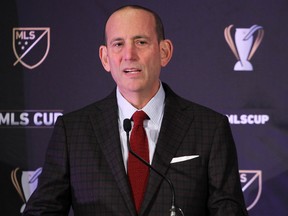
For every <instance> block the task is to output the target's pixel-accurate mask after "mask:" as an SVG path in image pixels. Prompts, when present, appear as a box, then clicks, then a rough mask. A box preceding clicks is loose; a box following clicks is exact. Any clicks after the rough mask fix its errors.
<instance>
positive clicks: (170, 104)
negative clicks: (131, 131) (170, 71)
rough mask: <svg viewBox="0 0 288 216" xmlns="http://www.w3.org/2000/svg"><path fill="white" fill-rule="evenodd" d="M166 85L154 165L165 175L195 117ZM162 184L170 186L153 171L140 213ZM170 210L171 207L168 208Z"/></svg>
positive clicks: (147, 205) (145, 208)
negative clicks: (186, 112) (187, 111)
mask: <svg viewBox="0 0 288 216" xmlns="http://www.w3.org/2000/svg"><path fill="white" fill-rule="evenodd" d="M164 87H165V92H166V99H165V111H164V116H163V120H162V125H161V130H160V133H159V138H158V141H157V144H156V149H155V153H154V157H153V162H152V166H153V167H154V168H155V169H156V170H158V171H159V172H160V173H162V174H163V175H166V173H167V171H168V169H169V167H170V162H171V160H172V159H173V157H174V156H175V155H176V152H177V149H178V148H179V146H180V145H181V143H182V140H183V138H184V136H185V134H186V132H187V130H188V128H189V127H190V125H191V123H192V120H193V118H191V116H189V115H186V114H185V109H187V107H186V106H185V105H184V103H179V99H180V98H179V97H178V96H176V95H175V94H174V93H173V92H172V90H171V89H170V88H168V87H167V86H165V85H164ZM167 88H168V89H167ZM161 184H167V187H169V186H168V183H167V182H165V181H163V179H162V177H161V176H159V175H158V174H156V173H155V172H154V171H151V172H150V178H149V184H148V187H147V193H146V195H145V198H144V202H143V204H142V208H141V212H140V214H139V215H142V214H143V213H144V212H145V210H147V208H148V207H149V205H150V204H151V202H152V200H154V198H153V197H154V196H155V195H156V193H157V191H158V189H159V187H160V185H161ZM168 212H169V209H167V213H168Z"/></svg>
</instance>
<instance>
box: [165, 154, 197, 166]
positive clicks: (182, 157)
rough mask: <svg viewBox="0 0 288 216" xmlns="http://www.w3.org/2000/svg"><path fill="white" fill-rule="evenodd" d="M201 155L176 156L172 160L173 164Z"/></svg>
mask: <svg viewBox="0 0 288 216" xmlns="http://www.w3.org/2000/svg"><path fill="white" fill-rule="evenodd" d="M197 157H199V155H187V156H181V157H175V158H173V159H172V160H171V162H170V163H171V164H172V163H179V162H183V161H187V160H192V159H194V158H197Z"/></svg>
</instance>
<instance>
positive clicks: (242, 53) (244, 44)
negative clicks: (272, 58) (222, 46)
mask: <svg viewBox="0 0 288 216" xmlns="http://www.w3.org/2000/svg"><path fill="white" fill-rule="evenodd" d="M232 27H233V25H230V26H228V27H226V28H225V30H224V36H225V39H226V41H227V43H228V45H229V47H230V48H231V50H232V52H233V54H234V55H235V57H236V59H237V60H238V61H237V62H236V64H235V66H234V70H235V71H252V70H253V66H252V64H251V62H250V60H251V58H252V57H253V55H254V54H255V52H256V50H257V48H258V47H259V45H260V43H261V41H262V39H263V37H264V30H263V27H262V26H258V25H253V26H251V27H250V28H236V32H235V43H234V41H233V39H232V37H231V28H232ZM255 32H258V34H257V36H256V38H255V40H254V36H253V34H254V33H255ZM235 44H236V47H237V48H236V47H235Z"/></svg>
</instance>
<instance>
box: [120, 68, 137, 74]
mask: <svg viewBox="0 0 288 216" xmlns="http://www.w3.org/2000/svg"><path fill="white" fill-rule="evenodd" d="M123 71H124V73H140V72H141V70H140V69H138V68H125V69H124V70H123Z"/></svg>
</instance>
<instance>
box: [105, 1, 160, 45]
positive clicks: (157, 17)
mask: <svg viewBox="0 0 288 216" xmlns="http://www.w3.org/2000/svg"><path fill="white" fill-rule="evenodd" d="M125 8H133V9H137V10H144V11H147V12H149V13H151V14H152V15H153V17H154V19H155V25H156V29H155V30H156V34H157V39H158V41H159V42H160V41H162V40H164V39H165V31H164V25H163V22H162V20H161V18H160V16H159V15H158V14H157V13H156V12H155V11H153V10H151V9H148V8H146V7H143V6H140V5H125V6H122V7H120V8H118V9H116V10H115V11H114V12H113V13H112V14H114V13H115V12H117V11H120V10H123V9H125ZM112 14H111V15H112ZM111 15H110V16H109V17H108V19H107V20H106V23H105V27H104V44H106V43H107V37H106V25H107V22H108V20H109V18H110V17H111Z"/></svg>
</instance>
